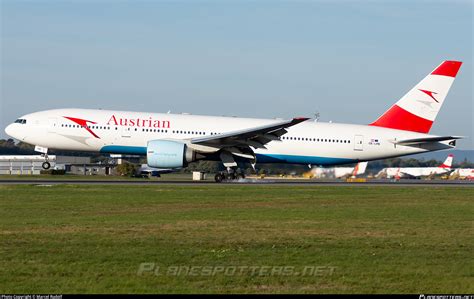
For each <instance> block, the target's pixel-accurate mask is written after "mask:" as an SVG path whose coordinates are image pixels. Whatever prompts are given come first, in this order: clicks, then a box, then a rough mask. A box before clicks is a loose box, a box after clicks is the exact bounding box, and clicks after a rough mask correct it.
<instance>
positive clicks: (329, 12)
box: [0, 0, 474, 149]
mask: <svg viewBox="0 0 474 299" xmlns="http://www.w3.org/2000/svg"><path fill="white" fill-rule="evenodd" d="M0 4H1V5H0V9H1V39H0V42H1V68H0V71H1V74H0V76H1V86H0V88H1V95H0V96H1V98H0V109H1V110H0V111H1V113H0V128H1V130H0V138H6V137H7V136H6V134H5V132H4V130H3V129H4V128H5V127H6V126H7V125H8V124H9V123H11V122H13V121H14V120H15V119H16V118H18V117H19V116H21V115H23V114H27V113H31V112H35V111H40V110H48V109H53V108H67V107H74V108H102V109H114V110H131V111H150V112H167V111H171V112H174V113H182V112H186V113H192V114H206V115H229V116H230V115H232V116H242V117H258V118H274V117H280V118H291V117H295V116H308V117H313V116H314V114H315V113H319V114H320V121H333V122H342V123H357V124H367V123H370V122H372V121H374V120H375V119H377V117H378V116H379V115H381V114H382V113H383V112H384V111H385V110H386V109H387V108H388V107H390V106H391V105H392V104H394V103H395V102H396V101H397V100H398V99H399V98H400V97H402V96H403V95H404V94H405V93H406V92H407V91H408V90H410V89H411V88H412V87H413V86H414V85H415V84H416V83H418V82H419V81H420V80H421V79H422V78H423V77H424V76H426V75H427V74H428V73H429V72H431V71H432V70H433V69H434V68H435V67H436V66H437V65H438V64H440V63H441V62H442V61H443V60H447V59H450V60H451V59H452V60H461V61H463V62H464V64H463V66H462V68H461V70H460V72H459V74H458V77H457V79H456V81H455V82H454V84H453V86H452V88H451V91H450V93H449V94H448V97H447V99H446V101H445V103H444V106H443V108H442V109H441V111H440V113H439V114H438V117H437V119H436V121H435V123H434V125H433V127H432V129H431V132H430V133H433V134H437V135H461V136H468V139H465V140H461V141H459V142H458V148H460V149H474V141H473V140H474V138H473V137H474V122H473V116H474V105H473V87H472V85H473V84H472V82H473V37H472V35H473V32H472V31H473V29H472V28H473V6H474V5H473V1H469V0H468V1H408V0H407V1H263V0H254V1H151V0H149V1H112V0H103V1H92V0H84V1H79V0H76V1H74V0H69V1H58V0H57V1H7V0H0Z"/></svg>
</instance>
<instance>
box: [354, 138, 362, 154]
mask: <svg viewBox="0 0 474 299" xmlns="http://www.w3.org/2000/svg"><path fill="white" fill-rule="evenodd" d="M354 150H355V151H363V150H364V136H362V135H355V136H354Z"/></svg>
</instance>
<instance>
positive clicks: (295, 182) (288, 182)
mask: <svg viewBox="0 0 474 299" xmlns="http://www.w3.org/2000/svg"><path fill="white" fill-rule="evenodd" d="M63 184H68V185H183V186H185V185H187V186H199V185H216V186H220V185H282V186H403V187H409V186H451V187H474V182H473V181H461V180H400V181H391V180H368V181H366V182H346V181H343V180H303V179H301V180H300V179H268V180H266V179H243V180H239V181H233V182H222V183H215V182H213V181H191V180H161V179H151V180H135V181H134V180H103V179H102V180H101V179H97V180H87V179H84V180H82V179H81V180H78V179H76V180H68V179H56V180H53V179H16V180H15V179H1V180H0V185H63Z"/></svg>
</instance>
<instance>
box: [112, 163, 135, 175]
mask: <svg viewBox="0 0 474 299" xmlns="http://www.w3.org/2000/svg"><path fill="white" fill-rule="evenodd" d="M115 170H116V171H117V172H118V173H119V174H120V175H122V176H131V175H132V174H135V173H136V172H137V170H138V166H137V165H135V164H132V163H129V162H124V163H122V164H119V165H117V167H116V168H115Z"/></svg>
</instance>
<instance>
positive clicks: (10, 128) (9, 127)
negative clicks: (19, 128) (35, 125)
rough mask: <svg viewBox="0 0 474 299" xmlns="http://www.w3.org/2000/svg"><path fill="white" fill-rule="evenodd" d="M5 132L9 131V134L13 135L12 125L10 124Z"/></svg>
mask: <svg viewBox="0 0 474 299" xmlns="http://www.w3.org/2000/svg"><path fill="white" fill-rule="evenodd" d="M5 133H7V135H8V136H12V125H8V126H7V127H6V128H5Z"/></svg>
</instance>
